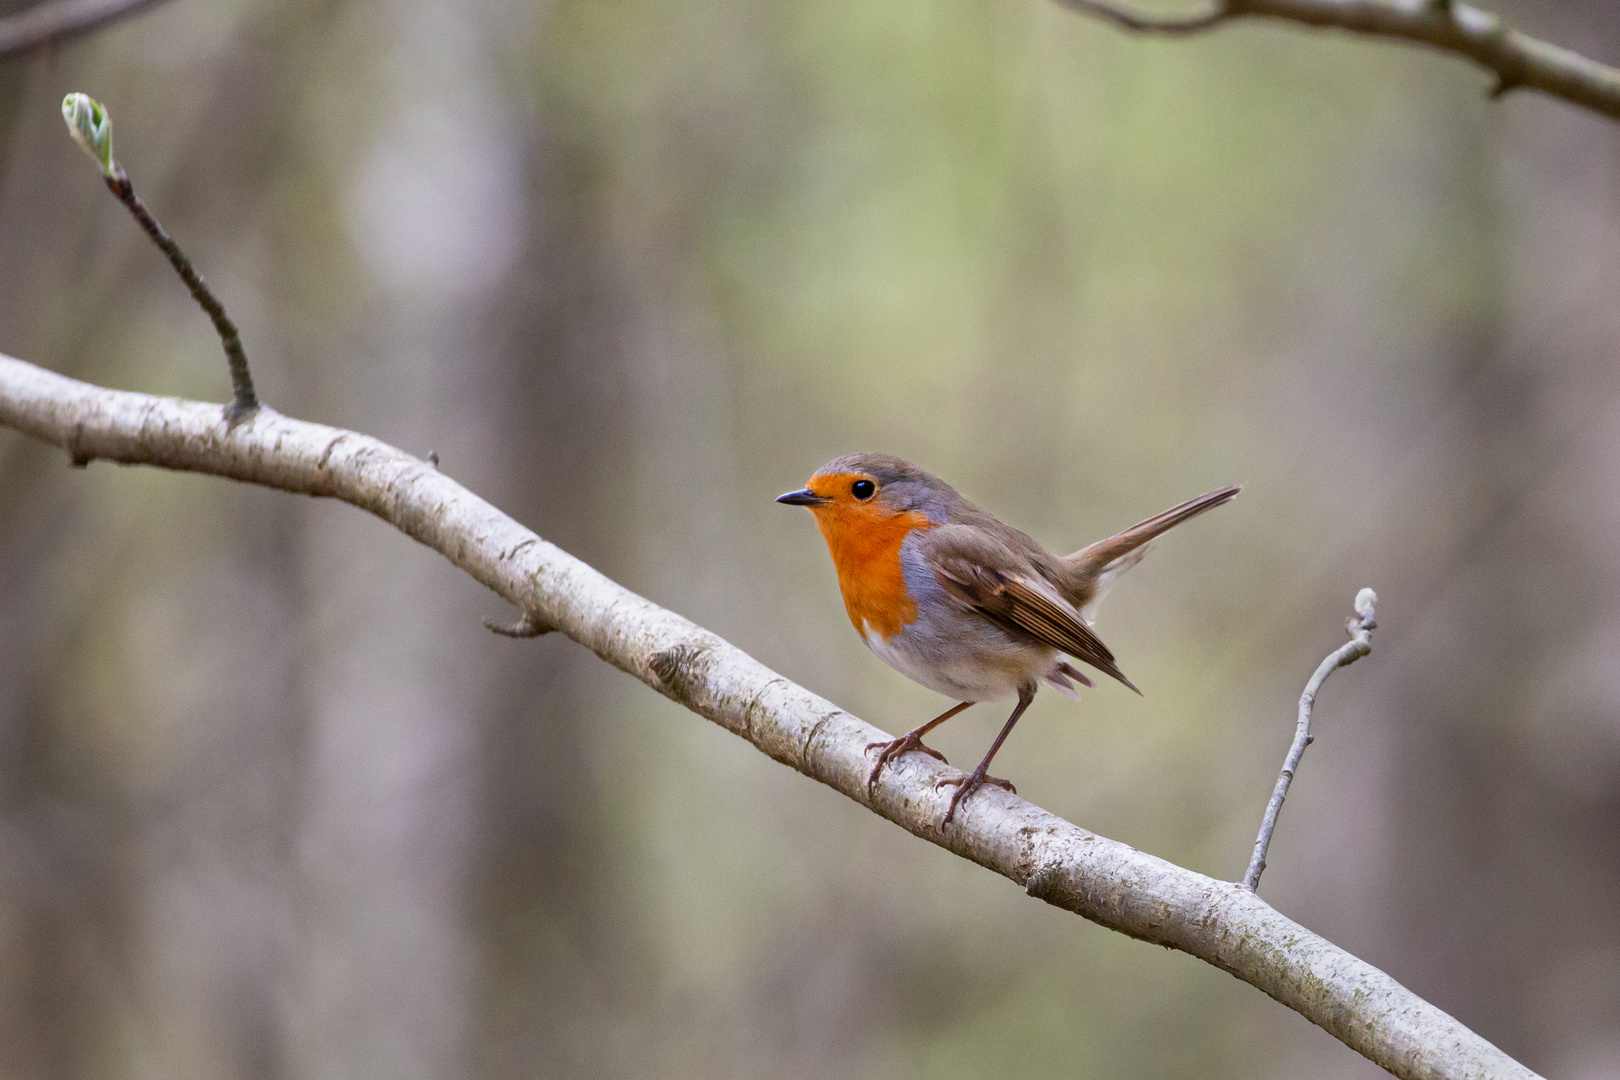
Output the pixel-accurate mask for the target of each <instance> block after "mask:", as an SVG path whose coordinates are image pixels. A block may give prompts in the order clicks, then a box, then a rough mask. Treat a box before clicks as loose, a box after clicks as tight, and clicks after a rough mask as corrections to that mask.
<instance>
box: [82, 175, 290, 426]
mask: <svg viewBox="0 0 1620 1080" xmlns="http://www.w3.org/2000/svg"><path fill="white" fill-rule="evenodd" d="M114 169H116V173H115V174H114V175H112V176H109V177H107V190H109V191H111V192H112V193H113V194H114V195H116V196H117V197H118V201H119V202H121V203H123V204H124V205H125V206H127V207H129V212H130V213H131V214H133V215H134V216H135V220H136V221H138V222H140V226H141V228H142V229H145V230H146V235H147V236H149V237H151V238H152V243H154V244H156V245H157V246H158V248H159V250H161V251H162V252H163V254H165V255H167V256H168V257H169V263H170V264H171V265H172V266H173V267H174V269H175V272H176V273H178V274H179V275H180V280H181V281H184V282H185V283H186V288H188V289H190V290H191V298H192V299H193V300H195V301H197V303H198V304H199V305H200V306H201V307H202V309H203V310H204V311H206V312H207V313H208V317H209V319H211V320H213V323H214V330H215V331H216V332H218V334H219V340H220V344H222V345H223V346H224V347H225V363H226V365H227V366H228V367H229V368H230V371H231V392H232V401H231V405H230V408H229V410H228V412H229V414H230V421H231V423H232V424H233V425H234V424H239V423H241V422H242V420H243V419H245V418H246V417H247V416H248V415H249V414H250V413H252V412H253V410H254V409H257V408H258V407H259V396H258V394H256V393H255V392H254V390H253V376H252V374H250V373H249V372H248V362H247V353H246V352H244V351H243V349H242V336H241V335H240V334H238V333H237V332H236V324H235V323H234V322H232V321H231V317H230V316H229V315H227V314H225V305H224V304H222V303H220V300H219V297H217V296H215V295H214V290H212V289H210V288H209V287H208V282H206V281H204V280H203V276H202V275H201V274H199V273H198V272H197V268H196V267H194V266H192V265H191V260H190V259H188V258H187V257H186V253H185V252H184V251H181V250H180V245H179V244H177V243H175V242H174V238H173V237H171V236H170V235H169V233H168V230H166V229H165V228H164V227H163V225H162V224H161V223H160V222H159V221H158V219H157V218H155V217H153V216H152V212H151V211H150V210H148V209H147V208H146V204H145V203H144V202H142V201H141V197H140V196H139V195H137V194H135V188H134V185H132V184H131V183H130V182H129V176H128V175H127V174H125V172H124V170H123V167H122V166H119V165H114Z"/></svg>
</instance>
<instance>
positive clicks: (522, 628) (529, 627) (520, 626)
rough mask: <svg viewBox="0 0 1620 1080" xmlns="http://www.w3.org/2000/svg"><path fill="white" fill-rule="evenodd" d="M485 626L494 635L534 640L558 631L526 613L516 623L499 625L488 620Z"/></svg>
mask: <svg viewBox="0 0 1620 1080" xmlns="http://www.w3.org/2000/svg"><path fill="white" fill-rule="evenodd" d="M484 625H485V626H486V627H488V628H489V629H490V630H491V631H493V632H494V633H497V634H499V635H501V636H502V637H510V638H534V637H539V636H540V635H542V634H549V633H551V632H552V631H553V630H555V629H556V627H554V626H550V625H547V624H546V623H545V622H543V621H541V620H540V619H538V618H536V617H535V616H534V615H533V614H531V613H529V612H524V613H523V618H521V619H519V620H518V621H517V622H515V623H510V624H507V623H499V622H496V621H495V620H494V619H488V618H486V619H485V620H484Z"/></svg>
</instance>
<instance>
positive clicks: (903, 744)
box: [866, 731, 950, 791]
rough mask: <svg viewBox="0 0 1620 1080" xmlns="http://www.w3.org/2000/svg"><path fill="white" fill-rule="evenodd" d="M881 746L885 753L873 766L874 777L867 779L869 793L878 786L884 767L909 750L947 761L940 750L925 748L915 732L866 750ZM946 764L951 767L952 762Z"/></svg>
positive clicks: (875, 744) (867, 746)
mask: <svg viewBox="0 0 1620 1080" xmlns="http://www.w3.org/2000/svg"><path fill="white" fill-rule="evenodd" d="M879 746H881V747H882V748H883V751H882V753H880V754H878V759H877V764H876V765H873V766H872V775H871V776H868V777H867V778H866V788H867V790H868V791H870V790H871V789H872V788H873V787H874V786H875V785H876V784H877V778H878V774H879V773H881V772H882V771H883V766H885V765H887V764H888V763H889V762H891V761H893V760H894V759H895V758H897V757H899V756H900V755H901V754H904V753H905V752H906V751H908V750H921V751H922V752H923V753H925V754H927V755H928V756H929V757H931V758H938V759H939V760H940V761H945V755H944V754H942V753H940V752H939V751H938V750H935V749H934V748H933V747H931V746H924V745H923V741H922V737H921V736H920V735H918V734H917V733H916V732H915V731H909V732H907V733H906V734H904V735H902V736H900V737H899V738H898V739H890V740H889V741H888V742H874V743H867V744H866V749H867V750H868V751H870V750H872V749H873V748H874V747H879ZM945 764H947V765H949V764H950V762H948V761H945Z"/></svg>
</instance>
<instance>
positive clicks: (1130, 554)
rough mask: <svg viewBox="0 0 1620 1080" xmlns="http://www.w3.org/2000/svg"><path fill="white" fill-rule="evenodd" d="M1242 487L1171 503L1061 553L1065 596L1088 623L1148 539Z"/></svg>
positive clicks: (1138, 558)
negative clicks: (1110, 533) (1170, 505)
mask: <svg viewBox="0 0 1620 1080" xmlns="http://www.w3.org/2000/svg"><path fill="white" fill-rule="evenodd" d="M1242 490H1243V486H1242V485H1241V484H1239V485H1235V486H1233V487H1224V488H1221V489H1220V490H1219V491H1211V492H1210V493H1209V494H1207V495H1200V496H1198V498H1196V499H1188V500H1187V501H1186V502H1184V503H1181V504H1180V505H1178V506H1172V507H1171V508H1170V509H1168V510H1166V511H1164V512H1163V513H1161V514H1154V515H1153V516H1152V517H1150V518H1148V519H1147V520H1146V521H1139V522H1137V523H1136V524H1135V525H1132V526H1131V527H1130V528H1128V529H1126V530H1124V531H1123V532H1117V533H1115V534H1114V535H1113V536H1110V537H1108V538H1107V539H1106V540H1099V541H1097V542H1096V543H1095V544H1090V545H1088V546H1086V547H1083V548H1081V549H1080V550H1079V551H1077V552H1075V553H1074V554H1073V555H1066V556H1064V558H1063V560H1062V562H1063V571H1064V578H1065V581H1064V582H1063V585H1062V591H1063V593H1064V597H1065V599H1067V600H1068V601H1069V602H1070V603H1071V604H1073V605H1074V606H1075V607H1076V608H1078V609H1079V611H1080V614H1081V616H1082V617H1084V618H1085V620H1086V621H1087V622H1090V621H1091V617H1092V614H1093V612H1094V611H1095V610H1096V607H1097V604H1098V602H1099V601H1101V600H1102V598H1103V596H1104V595H1105V594H1106V593H1107V592H1108V589H1109V587H1110V586H1111V585H1113V583H1114V580H1115V579H1116V578H1118V577H1119V575H1120V574H1123V573H1124V572H1125V571H1127V570H1129V569H1130V568H1131V567H1133V566H1135V565H1136V564H1137V563H1139V562H1141V561H1142V556H1144V555H1146V554H1147V542H1148V541H1149V540H1152V539H1153V538H1154V537H1155V536H1158V535H1159V534H1160V533H1163V532H1165V531H1167V530H1169V529H1173V528H1175V527H1176V526H1177V525H1180V524H1181V523H1182V522H1184V521H1191V520H1192V519H1193V518H1195V517H1197V516H1198V515H1199V514H1202V513H1203V512H1204V511H1205V510H1213V509H1215V507H1217V506H1220V505H1222V504H1223V503H1229V502H1231V501H1232V500H1233V499H1235V498H1237V495H1238V492H1240V491H1242Z"/></svg>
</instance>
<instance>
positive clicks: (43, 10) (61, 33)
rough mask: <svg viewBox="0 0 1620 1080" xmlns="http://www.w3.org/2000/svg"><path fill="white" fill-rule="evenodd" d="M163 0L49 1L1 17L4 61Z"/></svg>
mask: <svg viewBox="0 0 1620 1080" xmlns="http://www.w3.org/2000/svg"><path fill="white" fill-rule="evenodd" d="M161 3H163V0H45V3H41V4H35V5H34V6H33V7H31V8H26V9H25V10H23V11H19V12H18V13H17V14H15V15H7V16H6V17H4V18H0V60H3V59H5V58H6V57H8V56H12V55H14V54H16V53H22V52H27V51H28V50H30V49H35V48H38V47H40V46H42V45H49V44H52V43H54V42H59V41H65V40H66V39H68V38H70V37H77V36H78V35H80V34H87V33H89V32H90V31H92V30H95V29H98V28H100V27H102V26H104V25H106V24H107V23H110V22H112V21H113V20H114V19H122V18H123V17H124V16H126V15H133V14H135V13H136V12H137V11H141V10H142V9H144V8H149V7H156V6H157V5H158V4H161Z"/></svg>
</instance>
